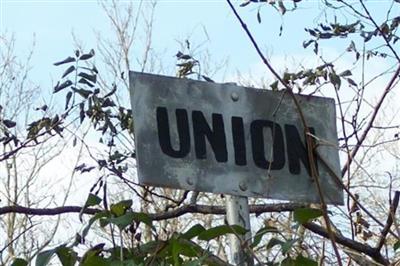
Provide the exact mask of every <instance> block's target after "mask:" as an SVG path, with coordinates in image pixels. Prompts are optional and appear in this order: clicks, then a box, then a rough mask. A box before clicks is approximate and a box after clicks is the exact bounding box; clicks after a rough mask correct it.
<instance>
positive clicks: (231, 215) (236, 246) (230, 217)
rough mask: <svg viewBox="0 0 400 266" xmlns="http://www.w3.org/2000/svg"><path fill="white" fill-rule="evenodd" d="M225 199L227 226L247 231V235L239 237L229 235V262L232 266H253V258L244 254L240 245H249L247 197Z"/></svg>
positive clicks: (228, 197)
mask: <svg viewBox="0 0 400 266" xmlns="http://www.w3.org/2000/svg"><path fill="white" fill-rule="evenodd" d="M225 197H226V220H227V222H228V224H229V225H240V226H242V227H244V228H246V229H247V230H248V232H247V234H246V235H244V236H240V238H239V237H238V236H236V235H234V234H230V235H229V240H230V241H229V246H230V249H231V261H232V262H233V263H234V265H238V266H239V265H240V266H253V265H254V262H253V258H252V256H251V255H249V253H248V252H245V250H244V247H242V243H244V241H248V242H247V243H249V244H250V239H251V231H250V229H251V227H250V214H249V204H248V202H247V197H242V196H232V195H225Z"/></svg>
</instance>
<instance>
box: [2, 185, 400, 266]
mask: <svg viewBox="0 0 400 266" xmlns="http://www.w3.org/2000/svg"><path fill="white" fill-rule="evenodd" d="M396 195H397V196H396ZM396 197H397V203H398V200H399V197H400V192H399V193H396V194H395V198H394V200H393V204H392V206H393V207H394V206H395V203H396ZM306 206H307V205H306V204H303V203H276V204H257V205H250V206H249V209H250V213H252V214H255V215H260V214H262V213H267V212H290V211H294V210H295V209H298V208H302V207H306ZM392 209H393V211H394V210H395V209H394V208H392ZM81 210H82V207H80V206H64V207H56V208H39V209H35V208H26V207H22V206H7V207H2V208H0V215H4V214H7V213H18V214H26V215H38V216H43V215H50V216H51V215H60V214H67V213H80V212H81ZM100 211H102V210H100V209H95V208H86V209H85V210H84V211H83V213H85V214H95V213H98V212H100ZM188 213H192V214H193V213H200V214H214V215H216V214H217V215H218V214H219V215H224V214H225V213H226V211H225V206H209V205H196V204H189V205H184V206H181V207H179V208H177V209H174V210H171V211H167V212H163V213H152V214H149V216H150V218H151V219H152V220H154V221H160V220H166V219H172V218H176V217H180V216H182V215H185V214H188ZM390 217H393V215H391V216H390ZM392 222H393V221H392ZM304 227H305V228H307V229H308V230H310V231H311V232H313V233H315V234H317V235H319V236H321V237H324V238H326V239H330V236H329V233H328V232H327V230H326V229H325V228H323V227H321V226H319V225H317V224H315V223H306V224H304ZM386 227H388V226H386ZM386 227H385V228H386ZM389 227H390V226H389ZM386 230H387V229H386ZM386 230H385V229H384V231H383V232H382V235H384V234H385V231H386ZM386 234H387V233H386ZM333 237H334V239H335V241H336V242H337V243H339V244H341V245H343V246H345V247H348V248H350V249H352V250H355V251H357V252H360V253H363V254H366V255H368V256H369V257H371V258H372V259H374V260H375V261H377V262H379V263H382V264H384V265H388V264H389V262H388V260H387V259H386V258H384V257H383V256H382V255H381V253H380V249H378V248H373V247H370V246H369V245H367V244H363V243H360V242H357V241H354V240H351V239H349V238H346V237H344V236H342V235H340V234H338V233H333Z"/></svg>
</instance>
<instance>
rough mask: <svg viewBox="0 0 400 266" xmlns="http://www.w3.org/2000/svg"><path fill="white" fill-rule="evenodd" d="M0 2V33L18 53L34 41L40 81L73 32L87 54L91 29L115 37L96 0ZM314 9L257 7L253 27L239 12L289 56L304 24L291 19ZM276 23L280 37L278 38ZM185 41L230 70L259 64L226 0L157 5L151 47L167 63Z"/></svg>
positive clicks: (165, 0)
mask: <svg viewBox="0 0 400 266" xmlns="http://www.w3.org/2000/svg"><path fill="white" fill-rule="evenodd" d="M0 2H1V16H0V18H1V21H0V23H1V24H0V30H1V32H2V33H4V32H6V33H8V34H15V38H16V47H17V48H16V49H17V54H18V55H24V54H27V53H28V51H29V48H30V44H32V43H33V41H34V42H35V48H34V55H33V61H32V66H33V70H32V71H33V74H34V76H35V77H37V79H38V80H40V81H41V82H45V80H46V79H49V78H50V73H53V71H54V69H55V68H54V67H53V66H52V63H53V62H55V61H57V60H59V59H60V58H63V57H66V56H67V55H69V54H71V52H72V51H74V49H75V46H74V40H73V36H72V33H73V34H74V35H75V36H76V37H77V39H78V40H80V41H82V43H83V44H84V45H85V47H86V48H87V49H88V50H89V49H91V48H96V37H95V36H96V35H95V32H96V31H100V32H101V34H102V36H103V37H108V38H110V39H112V38H115V37H114V35H113V33H112V31H111V27H110V22H109V20H108V19H107V18H106V16H105V14H104V11H103V10H102V8H101V7H100V5H99V4H98V2H97V1H93V0H86V1H60V0H52V1H33V0H1V1H0ZM105 2H107V1H105ZM134 2H135V1H134ZM118 3H119V5H120V6H123V5H126V4H127V3H126V2H125V1H118ZM136 3H137V4H138V3H139V1H136ZM316 6H317V5H316V4H315V3H313V4H311V5H310V4H305V5H303V6H302V7H301V8H300V9H299V10H298V12H294V13H292V14H291V13H288V14H287V15H285V17H284V18H282V17H281V16H280V14H279V13H278V12H277V11H275V10H273V9H271V8H261V9H260V14H261V18H262V23H261V24H259V23H257V18H256V13H257V8H256V7H245V8H239V10H240V11H241V14H242V15H243V16H244V18H245V19H246V20H247V21H248V23H249V25H251V29H252V30H253V31H254V33H255V36H256V37H257V39H258V40H259V41H260V43H266V44H265V45H263V46H262V48H263V49H264V50H267V51H268V53H269V54H279V55H289V54H293V53H304V51H303V49H302V47H301V42H298V43H295V42H293V39H295V40H301V38H300V37H301V36H306V33H305V31H304V29H303V28H304V24H299V23H296V20H298V19H299V18H302V19H305V20H307V21H308V23H309V24H311V23H312V21H313V18H314V17H315V16H318V13H316V12H318V10H317V9H316ZM305 22H306V21H305ZM281 23H283V33H282V36H281V37H279V27H280V25H281ZM188 37H189V39H190V41H191V42H192V43H193V44H194V45H198V44H201V43H203V45H202V49H208V50H209V51H210V53H211V54H212V55H213V57H215V58H216V59H219V60H222V59H225V58H229V61H230V65H231V66H232V69H239V70H241V71H250V70H251V69H252V67H254V66H255V65H256V64H257V63H258V62H259V58H258V57H257V55H256V54H255V52H254V51H253V49H252V48H251V46H250V43H249V42H248V40H247V39H246V36H245V34H244V32H243V30H242V29H241V28H240V26H239V24H238V22H237V21H236V19H235V18H234V16H233V14H232V12H231V11H230V9H229V7H228V5H227V4H226V2H225V1H221V0H202V1H170V0H161V1H159V2H158V4H157V6H156V13H155V25H154V32H153V45H154V47H155V49H159V50H160V51H164V50H165V49H167V52H166V53H164V55H165V57H166V58H165V60H167V61H168V60H171V58H172V59H173V55H174V54H175V53H176V51H177V50H178V49H179V47H180V46H179V43H178V41H180V42H183V41H184V40H185V39H186V38H188ZM276 39H279V41H278V42H277V41H276ZM52 78H53V79H54V78H56V77H54V76H53V77H52Z"/></svg>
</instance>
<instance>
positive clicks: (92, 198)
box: [84, 193, 101, 208]
mask: <svg viewBox="0 0 400 266" xmlns="http://www.w3.org/2000/svg"><path fill="white" fill-rule="evenodd" d="M100 202H101V198H100V197H99V196H97V195H94V194H92V193H89V196H88V198H87V200H86V203H85V205H84V208H86V207H91V206H95V205H97V204H99V203H100Z"/></svg>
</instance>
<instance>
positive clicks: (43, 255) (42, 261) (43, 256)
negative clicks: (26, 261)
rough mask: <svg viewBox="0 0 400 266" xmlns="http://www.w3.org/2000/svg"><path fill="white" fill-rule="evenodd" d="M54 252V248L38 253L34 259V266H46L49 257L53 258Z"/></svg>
mask: <svg viewBox="0 0 400 266" xmlns="http://www.w3.org/2000/svg"><path fill="white" fill-rule="evenodd" d="M55 252H56V248H55V249H50V250H46V251H43V252H40V253H39V254H38V255H37V257H36V266H45V265H47V264H48V263H49V262H50V260H51V257H53V255H54V253H55Z"/></svg>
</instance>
